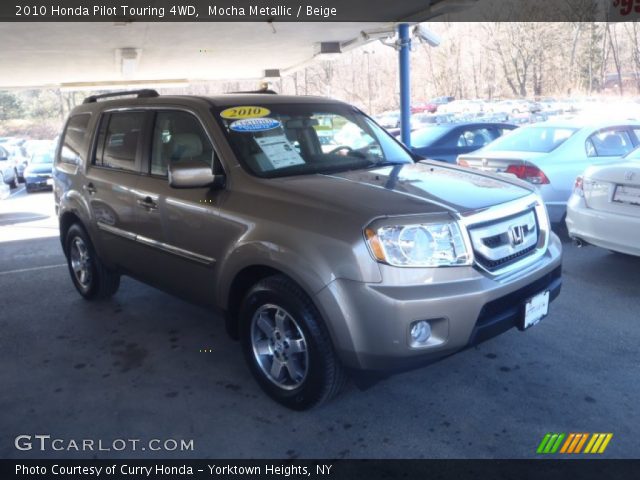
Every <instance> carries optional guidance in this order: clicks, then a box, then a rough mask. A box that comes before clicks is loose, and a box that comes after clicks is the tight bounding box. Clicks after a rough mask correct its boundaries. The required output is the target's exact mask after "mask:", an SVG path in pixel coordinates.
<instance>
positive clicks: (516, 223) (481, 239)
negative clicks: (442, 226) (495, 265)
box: [469, 209, 538, 262]
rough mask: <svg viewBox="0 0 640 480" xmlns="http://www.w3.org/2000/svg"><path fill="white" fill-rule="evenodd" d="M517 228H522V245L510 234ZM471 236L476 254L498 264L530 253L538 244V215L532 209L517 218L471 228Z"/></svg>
mask: <svg viewBox="0 0 640 480" xmlns="http://www.w3.org/2000/svg"><path fill="white" fill-rule="evenodd" d="M517 227H520V228H522V238H521V239H520V243H517V244H515V243H514V242H513V239H512V238H511V234H510V232H511V229H513V228H517ZM469 235H470V236H471V243H472V245H473V250H474V251H475V253H476V254H479V255H481V256H482V257H483V258H485V259H487V260H489V261H490V262H498V261H501V260H503V259H504V258H507V257H513V256H518V255H519V254H520V253H521V252H523V251H527V250H529V251H530V250H531V247H533V246H535V245H536V244H537V243H538V226H537V222H536V215H535V213H534V210H533V209H531V210H529V211H528V212H523V213H522V214H520V215H518V216H516V217H510V218H506V219H504V220H497V221H496V222H493V223H490V224H488V225H482V226H478V227H471V228H470V229H469Z"/></svg>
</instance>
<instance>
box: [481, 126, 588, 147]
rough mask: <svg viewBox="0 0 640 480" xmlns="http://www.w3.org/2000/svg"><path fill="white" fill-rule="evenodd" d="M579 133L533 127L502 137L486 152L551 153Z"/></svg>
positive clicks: (574, 129) (567, 129)
mask: <svg viewBox="0 0 640 480" xmlns="http://www.w3.org/2000/svg"><path fill="white" fill-rule="evenodd" d="M577 131H578V129H577V128H568V127H546V126H533V127H524V128H519V129H517V130H514V131H513V133H510V134H508V135H505V136H503V137H500V138H499V139H497V140H496V141H494V142H493V143H491V144H490V145H489V146H488V147H486V148H485V149H484V151H485V152H501V151H516V152H540V153H549V152H551V151H553V150H555V149H556V148H558V147H559V146H560V145H562V144H563V143H564V142H565V141H566V140H567V139H568V138H569V137H571V136H572V135H573V134H574V133H576V132H577Z"/></svg>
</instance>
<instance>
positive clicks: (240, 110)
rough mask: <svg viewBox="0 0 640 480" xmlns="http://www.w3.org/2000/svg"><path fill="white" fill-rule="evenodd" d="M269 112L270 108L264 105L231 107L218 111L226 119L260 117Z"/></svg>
mask: <svg viewBox="0 0 640 480" xmlns="http://www.w3.org/2000/svg"><path fill="white" fill-rule="evenodd" d="M270 113H271V110H269V109H267V108H264V107H251V106H243V107H231V108H227V109H226V110H223V111H222V112H220V116H221V117H222V118H224V119H226V120H240V119H243V118H262V117H266V116H267V115H269V114H270Z"/></svg>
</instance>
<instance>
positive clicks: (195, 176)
mask: <svg viewBox="0 0 640 480" xmlns="http://www.w3.org/2000/svg"><path fill="white" fill-rule="evenodd" d="M224 184H225V176H224V175H222V174H215V173H213V171H212V170H211V167H210V166H208V165H206V164H204V163H202V162H191V161H182V162H179V163H174V164H170V165H169V185H170V186H171V187H172V188H205V187H210V188H215V189H219V188H222V187H224Z"/></svg>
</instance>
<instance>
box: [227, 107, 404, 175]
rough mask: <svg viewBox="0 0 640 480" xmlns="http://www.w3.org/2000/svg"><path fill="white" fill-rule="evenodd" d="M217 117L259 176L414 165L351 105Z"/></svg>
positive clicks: (237, 111) (236, 110)
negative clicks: (405, 164) (397, 164)
mask: <svg viewBox="0 0 640 480" xmlns="http://www.w3.org/2000/svg"><path fill="white" fill-rule="evenodd" d="M216 115H217V116H218V118H219V119H220V121H221V122H222V125H223V127H224V130H225V133H226V134H227V137H228V139H229V142H230V143H231V146H232V148H233V149H234V151H235V154H236V156H237V157H238V159H239V161H240V163H241V164H242V165H243V166H244V167H245V168H246V169H248V170H249V171H250V172H251V173H253V174H254V175H257V176H259V177H266V178H274V177H285V176H291V175H307V174H312V173H324V174H328V173H336V172H341V171H345V170H358V169H365V168H372V167H378V166H381V165H386V164H389V163H392V164H395V163H411V162H413V160H412V158H411V156H410V155H409V153H408V152H407V151H406V150H405V149H404V148H403V147H402V146H401V145H400V144H399V143H398V142H397V141H396V140H394V139H393V138H392V137H391V136H390V135H389V134H388V133H386V132H385V131H384V130H383V129H382V128H380V127H379V126H378V125H376V124H375V123H374V122H373V121H371V120H369V119H368V118H367V117H366V116H364V115H363V114H362V113H360V112H358V111H357V110H356V109H354V108H353V107H349V106H347V105H339V104H338V105H334V104H274V105H268V106H260V105H250V106H238V107H230V108H225V109H223V110H221V111H218V112H216Z"/></svg>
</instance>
